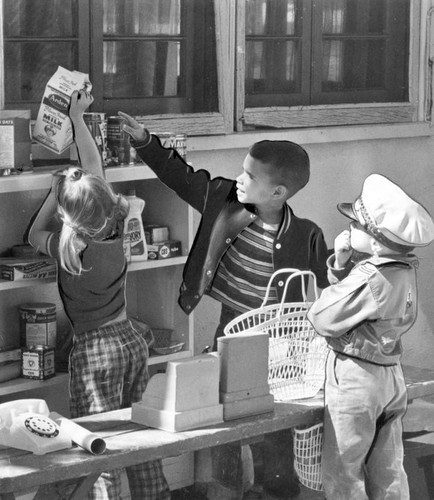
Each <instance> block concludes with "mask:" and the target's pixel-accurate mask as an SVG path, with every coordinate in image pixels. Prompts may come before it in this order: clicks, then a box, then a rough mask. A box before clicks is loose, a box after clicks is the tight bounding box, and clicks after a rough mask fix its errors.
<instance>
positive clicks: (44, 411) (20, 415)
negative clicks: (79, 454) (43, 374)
mask: <svg viewBox="0 0 434 500" xmlns="http://www.w3.org/2000/svg"><path fill="white" fill-rule="evenodd" d="M49 414H50V411H49V409H48V406H47V403H46V402H45V401H44V400H43V399H20V400H17V401H10V402H8V403H3V404H0V445H1V446H10V447H13V448H18V449H20V450H27V451H31V452H33V453H35V454H36V455H44V454H45V453H49V452H51V451H57V450H63V449H65V448H71V447H72V442H71V439H70V437H69V435H68V434H67V433H66V432H65V431H64V430H63V429H62V427H61V426H59V425H58V424H57V423H56V422H55V421H54V420H52V419H51V418H50V417H49Z"/></svg>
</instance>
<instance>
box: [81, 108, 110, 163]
mask: <svg viewBox="0 0 434 500" xmlns="http://www.w3.org/2000/svg"><path fill="white" fill-rule="evenodd" d="M83 119H84V123H86V125H87V128H88V129H89V130H90V133H91V134H92V137H93V138H94V139H95V143H96V145H97V146H98V150H99V153H100V155H101V159H102V163H103V165H104V167H106V166H107V163H108V158H107V120H106V116H105V113H83Z"/></svg>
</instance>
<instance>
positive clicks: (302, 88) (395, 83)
mask: <svg viewBox="0 0 434 500" xmlns="http://www.w3.org/2000/svg"><path fill="white" fill-rule="evenodd" d="M238 18H239V19H244V25H243V26H238V30H237V33H238V44H241V46H242V47H243V50H242V51H241V52H242V53H244V54H245V72H244V75H243V76H242V75H239V80H238V84H239V85H238V87H239V88H241V90H240V92H239V93H238V101H237V102H238V106H237V112H238V126H239V128H242V127H243V126H244V127H245V126H246V125H247V126H248V125H250V126H261V125H262V126H282V127H287V126H288V123H291V125H292V126H312V124H314V123H316V124H319V125H331V124H342V123H351V124H352V123H380V122H384V121H386V122H387V121H389V120H390V121H392V120H393V121H410V120H411V119H412V115H413V113H414V107H410V106H406V104H408V102H409V58H408V54H409V46H410V30H409V27H410V0H321V1H318V0H244V1H243V2H240V3H239V8H238ZM374 103H375V107H373V108H368V107H367V106H360V105H361V104H369V105H372V104H374ZM327 105H335V106H336V105H337V106H339V107H335V110H336V109H340V110H341V111H339V113H331V112H330V111H331V109H330V108H328V109H327V110H325V111H321V110H320V109H319V108H315V107H318V106H327ZM349 105H350V106H349ZM354 105H357V106H356V107H355V106H354ZM390 105H392V107H394V108H395V109H393V111H391V112H388V111H387V108H388V109H391V108H390ZM397 105H399V106H400V107H398V106H397ZM306 106H308V107H309V110H306V108H305V107H306ZM343 106H347V110H346V111H344V110H343ZM271 107H273V109H272V110H271V109H269V110H268V111H267V110H265V108H271ZM301 107H303V108H301ZM350 107H351V109H349V108H350ZM279 108H280V109H279ZM291 108H292V111H290V112H288V110H290V109H291ZM354 109H357V110H358V111H359V114H358V115H355V113H354ZM279 121H281V122H282V124H281V125H279ZM284 122H286V123H284Z"/></svg>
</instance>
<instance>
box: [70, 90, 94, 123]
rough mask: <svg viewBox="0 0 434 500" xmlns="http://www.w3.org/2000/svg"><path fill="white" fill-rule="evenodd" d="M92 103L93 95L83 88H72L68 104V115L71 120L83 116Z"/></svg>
mask: <svg viewBox="0 0 434 500" xmlns="http://www.w3.org/2000/svg"><path fill="white" fill-rule="evenodd" d="M92 103H93V96H92V95H91V94H90V93H89V92H86V91H84V90H74V92H73V93H72V95H71V102H70V104H69V117H70V118H71V120H72V121H74V120H76V119H77V118H80V117H81V116H83V113H84V112H85V111H86V109H87V108H88V107H89V106H90V105H91V104H92Z"/></svg>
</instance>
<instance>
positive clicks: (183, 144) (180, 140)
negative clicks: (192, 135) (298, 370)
mask: <svg viewBox="0 0 434 500" xmlns="http://www.w3.org/2000/svg"><path fill="white" fill-rule="evenodd" d="M174 148H175V149H176V150H177V151H178V153H179V155H180V156H182V158H183V159H184V160H185V161H187V135H186V134H176V135H175V144H174Z"/></svg>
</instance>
